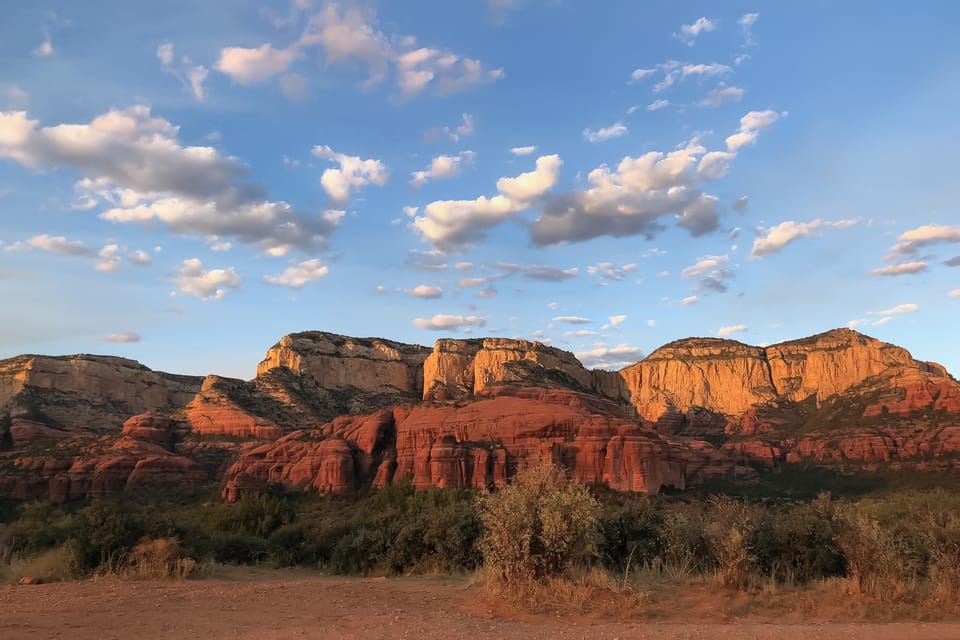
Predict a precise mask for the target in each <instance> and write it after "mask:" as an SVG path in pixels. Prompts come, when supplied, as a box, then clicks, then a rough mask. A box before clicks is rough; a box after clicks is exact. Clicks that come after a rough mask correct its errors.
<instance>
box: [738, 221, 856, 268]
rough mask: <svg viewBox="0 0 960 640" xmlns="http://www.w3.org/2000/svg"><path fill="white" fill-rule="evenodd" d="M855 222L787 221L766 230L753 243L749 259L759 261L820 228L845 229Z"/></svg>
mask: <svg viewBox="0 0 960 640" xmlns="http://www.w3.org/2000/svg"><path fill="white" fill-rule="evenodd" d="M857 222H858V221H857V220H835V221H829V220H821V219H819V218H817V219H816V220H813V221H811V222H794V221H793V220H787V221H786V222H781V223H780V224H778V225H776V226H775V227H772V228H770V229H767V230H766V234H765V235H762V236H760V237H758V238H756V239H755V240H754V241H753V250H752V251H751V252H750V257H751V258H752V259H754V260H757V259H760V258H762V257H764V256H767V255H769V254H771V253H779V252H780V250H781V249H783V248H784V247H785V246H787V245H788V244H790V243H791V242H793V241H794V240H797V239H798V238H803V237H807V236H810V235H811V234H812V233H813V232H814V231H816V230H817V229H821V228H834V229H846V228H848V227H851V226H853V225H855V224H857Z"/></svg>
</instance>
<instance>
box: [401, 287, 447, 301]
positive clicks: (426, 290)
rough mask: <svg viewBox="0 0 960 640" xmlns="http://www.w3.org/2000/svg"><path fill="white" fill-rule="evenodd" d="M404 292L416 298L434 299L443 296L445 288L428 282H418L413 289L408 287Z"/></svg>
mask: <svg viewBox="0 0 960 640" xmlns="http://www.w3.org/2000/svg"><path fill="white" fill-rule="evenodd" d="M404 293H406V294H407V295H408V296H412V297H414V298H427V299H434V298H441V297H443V289H441V288H440V287H434V286H431V285H426V284H418V285H417V286H415V287H414V288H413V289H407V290H406V291H404Z"/></svg>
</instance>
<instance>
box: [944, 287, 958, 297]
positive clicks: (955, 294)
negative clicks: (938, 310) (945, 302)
mask: <svg viewBox="0 0 960 640" xmlns="http://www.w3.org/2000/svg"><path fill="white" fill-rule="evenodd" d="M947 297H948V298H960V289H953V290H951V291H950V293H948V294H947Z"/></svg>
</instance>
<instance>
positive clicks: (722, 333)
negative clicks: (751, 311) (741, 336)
mask: <svg viewBox="0 0 960 640" xmlns="http://www.w3.org/2000/svg"><path fill="white" fill-rule="evenodd" d="M746 330H747V325H745V324H735V325H731V326H729V327H720V328H719V329H717V335H718V336H719V337H721V338H726V337H727V336H732V335H733V334H735V333H743V332H744V331H746Z"/></svg>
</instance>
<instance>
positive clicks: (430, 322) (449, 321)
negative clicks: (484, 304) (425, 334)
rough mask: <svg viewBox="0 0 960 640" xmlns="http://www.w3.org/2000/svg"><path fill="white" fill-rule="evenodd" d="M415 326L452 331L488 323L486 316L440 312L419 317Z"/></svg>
mask: <svg viewBox="0 0 960 640" xmlns="http://www.w3.org/2000/svg"><path fill="white" fill-rule="evenodd" d="M413 324H414V326H416V327H418V328H420V329H426V330H428V331H452V332H456V331H459V330H460V329H464V328H468V327H483V326H485V325H486V324H487V321H486V320H485V319H484V318H481V317H478V316H456V315H447V314H442V313H438V314H437V315H435V316H433V317H432V318H417V319H415V320H414V321H413Z"/></svg>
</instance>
